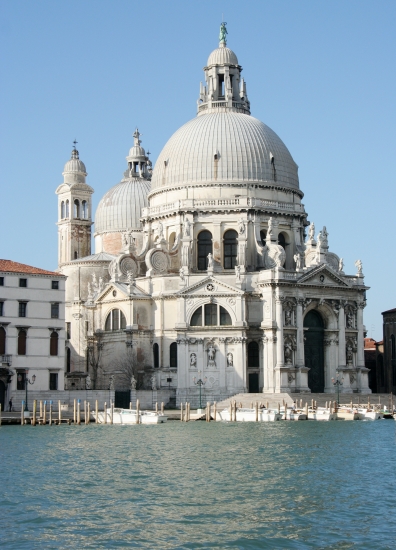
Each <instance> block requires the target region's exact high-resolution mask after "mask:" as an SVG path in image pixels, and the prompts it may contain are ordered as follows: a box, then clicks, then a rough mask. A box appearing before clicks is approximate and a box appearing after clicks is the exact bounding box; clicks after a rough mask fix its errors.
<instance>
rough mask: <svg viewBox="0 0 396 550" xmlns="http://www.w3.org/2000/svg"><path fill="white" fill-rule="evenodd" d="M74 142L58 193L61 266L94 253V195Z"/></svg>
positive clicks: (59, 255)
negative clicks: (92, 244) (92, 251)
mask: <svg viewBox="0 0 396 550" xmlns="http://www.w3.org/2000/svg"><path fill="white" fill-rule="evenodd" d="M76 144H77V142H76V141H74V146H73V150H72V152H71V158H70V160H69V161H67V162H66V164H65V167H64V170H63V183H62V184H61V185H60V186H59V187H58V188H57V190H56V194H57V195H58V222H57V225H58V267H61V266H62V265H63V264H66V263H68V262H71V261H73V260H78V258H83V257H84V256H89V255H90V254H91V226H92V223H93V222H92V194H93V192H94V190H93V189H92V187H90V186H89V185H87V183H86V182H85V178H86V176H87V171H86V168H85V164H84V163H83V162H82V161H81V160H80V157H79V153H78V151H77V149H76Z"/></svg>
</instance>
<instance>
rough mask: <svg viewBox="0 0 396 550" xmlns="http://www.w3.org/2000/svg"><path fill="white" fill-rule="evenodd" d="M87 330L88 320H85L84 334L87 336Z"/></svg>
mask: <svg viewBox="0 0 396 550" xmlns="http://www.w3.org/2000/svg"><path fill="white" fill-rule="evenodd" d="M88 331H89V321H85V336H88Z"/></svg>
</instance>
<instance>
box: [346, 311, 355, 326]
mask: <svg viewBox="0 0 396 550" xmlns="http://www.w3.org/2000/svg"><path fill="white" fill-rule="evenodd" d="M353 321H354V319H353V313H352V311H348V312H347V314H346V324H347V328H354V322H353Z"/></svg>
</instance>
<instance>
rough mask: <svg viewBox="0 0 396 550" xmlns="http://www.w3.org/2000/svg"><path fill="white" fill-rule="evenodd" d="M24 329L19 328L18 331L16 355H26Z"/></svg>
mask: <svg viewBox="0 0 396 550" xmlns="http://www.w3.org/2000/svg"><path fill="white" fill-rule="evenodd" d="M26 336H27V335H26V330H24V329H20V330H19V332H18V355H26Z"/></svg>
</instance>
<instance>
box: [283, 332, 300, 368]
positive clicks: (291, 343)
mask: <svg viewBox="0 0 396 550" xmlns="http://www.w3.org/2000/svg"><path fill="white" fill-rule="evenodd" d="M296 347H297V346H296V339H295V337H294V336H287V337H286V338H285V339H284V357H285V365H292V364H293V351H294V350H295V349H296Z"/></svg>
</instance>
